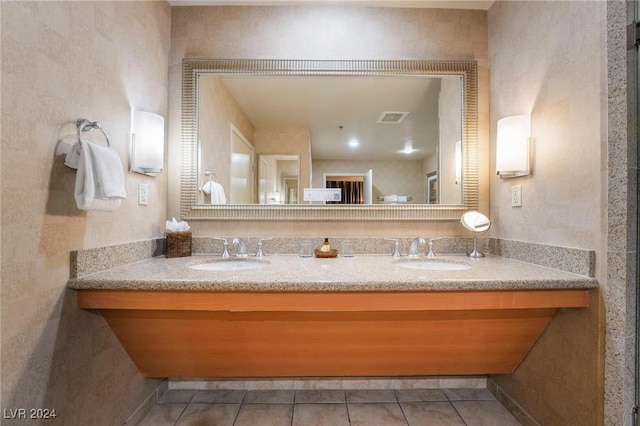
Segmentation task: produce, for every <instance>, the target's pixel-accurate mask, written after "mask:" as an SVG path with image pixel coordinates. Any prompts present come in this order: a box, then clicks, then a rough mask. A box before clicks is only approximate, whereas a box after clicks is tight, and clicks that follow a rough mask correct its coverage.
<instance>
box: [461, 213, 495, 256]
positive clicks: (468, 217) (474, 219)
mask: <svg viewBox="0 0 640 426" xmlns="http://www.w3.org/2000/svg"><path fill="white" fill-rule="evenodd" d="M460 223H461V224H462V226H464V227H465V228H466V229H468V230H469V231H472V232H475V233H476V234H482V233H483V232H487V231H488V230H489V227H490V226H491V221H490V220H489V218H488V217H487V216H485V215H483V214H482V213H480V212H476V211H470V212H466V213H464V214H463V215H462V217H461V218H460ZM467 256H469V257H484V253H481V252H479V251H478V236H477V235H474V237H473V251H472V252H471V253H467Z"/></svg>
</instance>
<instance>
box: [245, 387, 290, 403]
mask: <svg viewBox="0 0 640 426" xmlns="http://www.w3.org/2000/svg"><path fill="white" fill-rule="evenodd" d="M295 393H296V392H295V391H294V390H251V391H247V394H246V395H245V397H244V402H245V404H293V398H294V395H295Z"/></svg>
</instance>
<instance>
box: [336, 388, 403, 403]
mask: <svg viewBox="0 0 640 426" xmlns="http://www.w3.org/2000/svg"><path fill="white" fill-rule="evenodd" d="M346 393H347V402H348V403H352V402H353V403H356V402H396V401H397V400H396V394H395V393H394V392H393V391H392V390H387V389H384V390H373V389H371V390H368V389H358V390H348V391H347V392H346Z"/></svg>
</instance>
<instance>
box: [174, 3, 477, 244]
mask: <svg viewBox="0 0 640 426" xmlns="http://www.w3.org/2000/svg"><path fill="white" fill-rule="evenodd" d="M486 23H487V22H486V12H485V11H477V10H476V11H469V10H438V9H401V8H366V7H337V6H298V7H174V8H173V9H172V32H171V42H172V45H171V62H170V65H171V66H170V69H169V81H170V89H169V90H170V91H169V104H170V113H169V115H170V125H169V131H170V134H169V153H170V158H171V159H172V160H171V161H170V163H169V168H170V170H169V179H170V182H171V184H170V185H169V213H170V215H178V214H179V190H180V188H179V182H180V159H181V156H180V154H181V151H180V103H181V61H182V59H183V58H286V59H444V60H447V59H460V60H477V61H478V80H479V98H480V102H479V120H480V121H479V122H480V153H481V154H480V170H481V199H482V200H483V203H482V206H481V208H482V210H483V211H485V212H488V151H489V149H488V140H489V139H488V125H489V122H488V119H489V116H488V112H489V110H488V99H489V98H488V96H489V95H488V93H489V92H488V90H489V85H488V78H489V77H488V68H487V37H486V34H487V27H486ZM193 230H194V234H195V235H198V236H213V235H229V234H231V235H234V234H239V235H243V236H252V235H253V236H256V235H268V236H279V235H282V236H288V235H310V236H314V235H323V236H324V235H327V236H329V237H331V236H362V237H367V236H399V237H400V236H406V237H411V236H416V235H423V236H425V237H426V236H435V235H438V236H445V235H466V234H465V233H464V232H463V231H462V230H461V226H460V225H459V224H458V223H455V222H446V223H435V222H431V223H429V222H424V223H421V222H382V223H349V222H330V223H323V222H275V223H267V222H248V223H242V222H233V221H224V222H197V223H194V224H193ZM327 232H328V233H327Z"/></svg>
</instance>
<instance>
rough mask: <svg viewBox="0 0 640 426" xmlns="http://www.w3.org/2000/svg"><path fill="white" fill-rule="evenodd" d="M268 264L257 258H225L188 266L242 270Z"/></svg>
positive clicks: (193, 267) (219, 269) (201, 268)
mask: <svg viewBox="0 0 640 426" xmlns="http://www.w3.org/2000/svg"><path fill="white" fill-rule="evenodd" d="M268 264H269V263H268V262H264V261H259V260H250V259H225V260H214V261H213V262H207V263H199V264H197V265H191V266H190V268H191V269H198V270H200V271H244V270H247V269H257V268H263V267H265V266H267V265H268Z"/></svg>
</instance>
